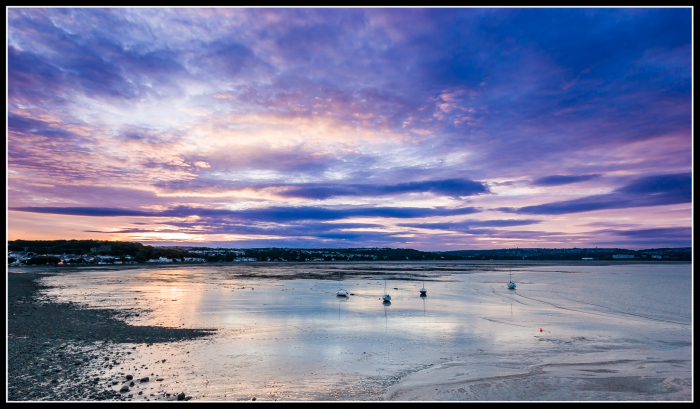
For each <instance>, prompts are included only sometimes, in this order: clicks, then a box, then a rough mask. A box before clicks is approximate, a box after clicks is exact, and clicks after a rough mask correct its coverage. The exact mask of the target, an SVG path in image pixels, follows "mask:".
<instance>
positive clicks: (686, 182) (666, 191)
mask: <svg viewBox="0 0 700 409" xmlns="http://www.w3.org/2000/svg"><path fill="white" fill-rule="evenodd" d="M691 185H692V176H691V174H690V173H679V174H674V175H655V176H648V177H644V178H639V179H637V180H635V181H633V182H632V183H630V184H628V185H626V186H623V187H621V188H619V189H616V190H615V191H614V192H612V193H608V194H604V195H594V196H587V197H583V198H580V199H574V200H567V201H563V202H554V203H547V204H542V205H536V206H525V207H521V208H500V209H498V210H501V211H504V212H509V213H517V214H552V215H554V214H568V213H580V212H590V211H594V210H605V209H626V208H632V207H646V206H663V205H670V204H680V203H691V202H692V195H691V192H692V190H691Z"/></svg>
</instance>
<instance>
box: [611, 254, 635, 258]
mask: <svg viewBox="0 0 700 409" xmlns="http://www.w3.org/2000/svg"><path fill="white" fill-rule="evenodd" d="M613 258H634V254H613Z"/></svg>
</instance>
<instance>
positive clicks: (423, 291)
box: [420, 281, 428, 295]
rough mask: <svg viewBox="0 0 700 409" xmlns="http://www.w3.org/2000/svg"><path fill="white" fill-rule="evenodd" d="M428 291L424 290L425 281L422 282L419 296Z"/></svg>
mask: <svg viewBox="0 0 700 409" xmlns="http://www.w3.org/2000/svg"><path fill="white" fill-rule="evenodd" d="M427 292H428V290H426V289H425V281H423V288H421V289H420V295H425V294H426V293H427Z"/></svg>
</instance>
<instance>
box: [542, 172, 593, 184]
mask: <svg viewBox="0 0 700 409" xmlns="http://www.w3.org/2000/svg"><path fill="white" fill-rule="evenodd" d="M597 177H600V175H599V174H591V175H566V176H565V175H552V176H546V177H543V178H539V179H536V180H534V181H533V182H532V184H533V185H536V186H559V185H568V184H571V183H578V182H585V181H587V180H591V179H595V178H597Z"/></svg>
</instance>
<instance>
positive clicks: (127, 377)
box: [126, 375, 134, 381]
mask: <svg viewBox="0 0 700 409" xmlns="http://www.w3.org/2000/svg"><path fill="white" fill-rule="evenodd" d="M131 379H134V375H127V376H126V380H127V381H129V380H131Z"/></svg>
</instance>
